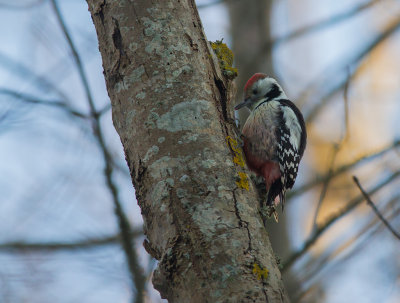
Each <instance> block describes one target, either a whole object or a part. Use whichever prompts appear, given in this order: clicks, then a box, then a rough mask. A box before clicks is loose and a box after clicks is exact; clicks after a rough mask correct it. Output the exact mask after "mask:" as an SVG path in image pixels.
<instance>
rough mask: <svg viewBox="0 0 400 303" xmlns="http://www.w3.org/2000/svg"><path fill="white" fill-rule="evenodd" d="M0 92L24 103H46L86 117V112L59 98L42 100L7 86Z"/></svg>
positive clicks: (74, 114)
mask: <svg viewBox="0 0 400 303" xmlns="http://www.w3.org/2000/svg"><path fill="white" fill-rule="evenodd" d="M0 94H2V95H8V96H11V97H13V98H16V99H19V100H21V101H23V102H26V103H31V104H41V105H48V106H53V107H57V108H60V109H63V110H64V111H66V112H67V113H69V114H71V115H72V116H75V117H79V118H88V116H87V115H86V114H83V113H81V112H79V111H77V110H75V109H73V108H72V107H71V106H70V105H69V104H67V103H66V102H64V101H61V100H43V99H41V98H39V97H35V96H31V95H28V94H25V93H21V92H17V91H14V90H11V89H8V88H0Z"/></svg>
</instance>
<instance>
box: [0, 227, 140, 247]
mask: <svg viewBox="0 0 400 303" xmlns="http://www.w3.org/2000/svg"><path fill="white" fill-rule="evenodd" d="M141 235H143V232H142V230H133V231H132V233H131V237H132V238H133V239H135V238H137V237H139V236H141ZM119 241H121V236H120V235H119V234H118V235H113V236H110V237H102V238H91V239H85V240H82V241H75V242H44V243H33V242H21V241H16V242H6V243H0V250H4V251H15V252H22V251H23V252H25V251H65V250H80V249H96V248H99V247H101V246H106V245H114V244H118V242H119Z"/></svg>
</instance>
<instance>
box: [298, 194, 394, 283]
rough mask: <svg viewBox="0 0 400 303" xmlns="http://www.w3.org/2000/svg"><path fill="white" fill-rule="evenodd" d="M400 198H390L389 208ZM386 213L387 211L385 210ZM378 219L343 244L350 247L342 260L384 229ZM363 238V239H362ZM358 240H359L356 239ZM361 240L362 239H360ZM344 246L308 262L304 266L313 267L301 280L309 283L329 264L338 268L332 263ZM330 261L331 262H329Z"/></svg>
mask: <svg viewBox="0 0 400 303" xmlns="http://www.w3.org/2000/svg"><path fill="white" fill-rule="evenodd" d="M399 198H400V195H397V196H395V197H393V198H392V199H390V201H389V202H388V204H387V207H386V209H387V208H389V207H390V205H393V204H395V203H397V202H398V200H399ZM399 213H400V209H397V210H395V211H394V212H392V213H390V214H387V217H388V218H389V219H391V218H396V216H398V214H399ZM385 214H386V211H385ZM377 220H378V219H376V220H375V217H374V218H373V220H371V221H370V222H368V223H367V224H366V225H365V227H363V228H362V229H361V231H360V232H359V233H358V234H357V235H355V236H354V237H353V239H351V240H349V241H348V242H347V243H345V244H343V245H342V248H343V247H348V246H350V247H349V248H348V250H349V251H347V252H346V256H343V257H342V258H341V260H340V262H343V261H345V260H346V259H349V258H350V257H351V256H352V255H354V254H355V253H357V252H359V251H360V250H362V249H363V248H364V247H365V246H366V245H367V244H368V243H371V237H372V236H374V235H375V234H376V233H377V232H378V231H380V230H381V229H382V227H383V226H382V225H377V224H376V223H377ZM360 239H361V240H360ZM355 240H357V241H355ZM359 240H360V241H359ZM351 245H352V246H351ZM342 248H338V249H337V250H336V252H332V253H330V254H329V255H328V256H324V257H323V258H319V260H310V261H309V262H307V265H305V266H304V268H309V267H310V266H312V267H313V268H311V269H309V270H307V273H306V274H305V275H302V277H301V280H302V281H304V282H305V283H308V281H310V280H311V279H312V278H313V277H316V276H318V275H319V273H320V272H321V271H322V270H324V269H325V268H326V267H327V266H330V267H334V268H336V266H337V264H335V263H334V264H332V263H333V262H332V261H333V258H334V257H335V256H336V255H337V254H338V252H340V251H342ZM329 261H330V262H329Z"/></svg>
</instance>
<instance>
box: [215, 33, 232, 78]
mask: <svg viewBox="0 0 400 303" xmlns="http://www.w3.org/2000/svg"><path fill="white" fill-rule="evenodd" d="M210 44H211V48H212V49H213V50H214V53H215V54H216V55H217V58H218V61H219V66H220V68H221V70H222V72H223V74H224V75H225V76H226V77H227V78H229V79H234V78H236V77H237V75H238V70H237V68H234V67H232V64H233V52H232V51H231V50H230V49H229V47H228V46H227V45H226V44H225V43H222V40H221V41H219V40H217V41H215V42H210Z"/></svg>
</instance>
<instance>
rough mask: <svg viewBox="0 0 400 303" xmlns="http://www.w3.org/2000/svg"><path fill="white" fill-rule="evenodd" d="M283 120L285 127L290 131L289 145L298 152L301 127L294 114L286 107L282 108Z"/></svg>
mask: <svg viewBox="0 0 400 303" xmlns="http://www.w3.org/2000/svg"><path fill="white" fill-rule="evenodd" d="M281 108H282V112H283V119H284V121H285V124H286V127H287V128H288V129H289V130H290V137H289V141H290V144H291V145H292V146H293V147H294V148H296V150H299V147H300V137H301V127H300V124H299V122H298V120H297V117H296V114H295V113H294V111H293V110H292V109H291V108H290V107H288V106H282V107H281Z"/></svg>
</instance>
